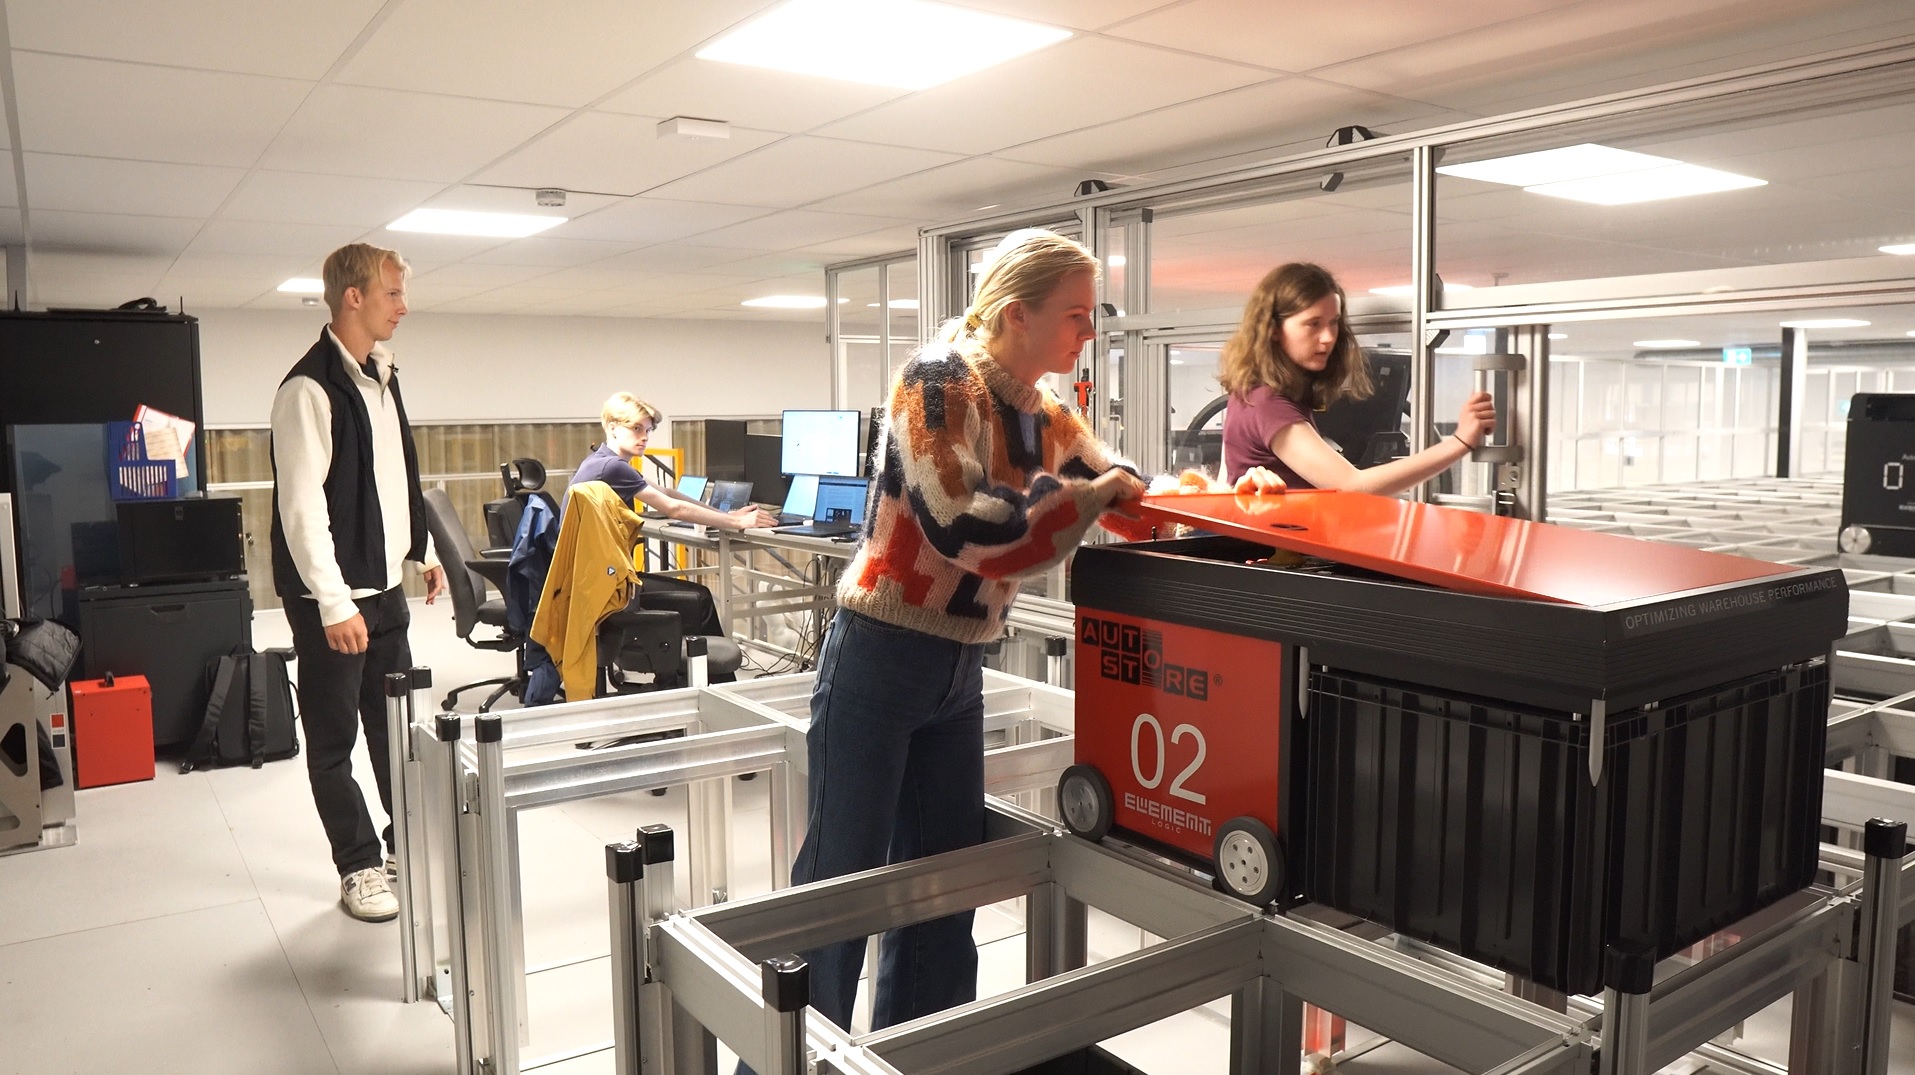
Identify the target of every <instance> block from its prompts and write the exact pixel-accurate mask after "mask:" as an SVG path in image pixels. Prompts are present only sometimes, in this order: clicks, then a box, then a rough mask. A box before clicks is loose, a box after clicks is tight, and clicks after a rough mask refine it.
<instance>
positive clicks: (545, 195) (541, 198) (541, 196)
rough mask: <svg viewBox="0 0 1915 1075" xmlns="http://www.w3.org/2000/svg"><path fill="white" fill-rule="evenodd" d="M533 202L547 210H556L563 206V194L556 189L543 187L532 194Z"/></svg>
mask: <svg viewBox="0 0 1915 1075" xmlns="http://www.w3.org/2000/svg"><path fill="white" fill-rule="evenodd" d="M533 200H534V201H536V202H538V204H539V205H541V206H543V207H545V208H547V209H557V208H559V207H560V206H562V205H564V204H565V192H564V191H562V190H560V189H558V188H557V187H545V188H543V189H541V190H538V191H535V192H534V193H533Z"/></svg>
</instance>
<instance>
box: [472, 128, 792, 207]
mask: <svg viewBox="0 0 1915 1075" xmlns="http://www.w3.org/2000/svg"><path fill="white" fill-rule="evenodd" d="M779 137H780V136H779V135H777V134H775V133H772V132H770V131H754V130H748V129H745V128H734V129H733V130H732V132H731V137H730V138H686V137H682V136H677V135H663V136H661V135H660V134H659V133H658V120H657V119H656V118H653V117H649V116H621V115H615V114H613V113H610V112H587V113H584V114H582V115H580V116H578V117H576V118H575V119H573V120H572V121H571V122H569V123H566V124H565V125H564V126H562V127H559V128H558V129H557V130H554V131H551V132H549V133H547V134H546V135H545V136H544V137H542V138H540V139H539V140H538V141H536V142H533V143H531V144H530V145H528V146H526V147H524V148H523V149H520V150H518V151H517V152H515V153H513V154H512V155H511V156H509V157H507V158H505V159H504V160H502V161H500V162H499V163H498V164H496V165H494V166H493V167H491V168H488V169H486V170H485V171H484V172H483V173H482V174H480V175H479V176H478V177H477V179H478V182H481V183H496V184H503V185H506V186H515V187H564V188H565V189H567V190H581V191H595V192H598V193H601V194H614V195H621V196H630V195H634V194H639V193H642V192H644V191H646V190H649V189H651V188H653V187H656V186H658V185H659V184H661V183H669V182H671V181H672V180H674V179H677V178H679V177H681V176H687V175H691V174H692V173H693V172H697V171H699V170H701V169H705V168H709V167H711V166H712V165H715V164H719V163H721V162H723V161H727V160H730V159H732V158H733V157H737V156H739V155H741V154H745V153H749V152H751V151H752V150H754V149H757V148H759V147H760V146H764V145H768V144H770V143H772V142H775V141H777V140H778V138H779Z"/></svg>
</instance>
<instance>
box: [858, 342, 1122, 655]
mask: <svg viewBox="0 0 1915 1075" xmlns="http://www.w3.org/2000/svg"><path fill="white" fill-rule="evenodd" d="M874 463H875V465H876V473H877V478H876V480H875V481H873V482H872V492H871V496H872V504H871V508H870V511H869V512H868V513H867V521H866V525H865V538H864V543H863V544H862V545H860V546H859V548H858V552H857V555H856V556H855V557H853V559H852V561H851V566H850V567H849V568H848V569H846V571H845V574H844V578H843V580H842V581H840V582H839V584H838V603H839V604H840V605H842V606H844V607H845V608H849V609H853V610H855V611H857V612H861V613H863V614H865V615H867V616H870V617H872V618H874V619H878V620H883V621H884V622H886V623H891V624H896V625H898V626H900V627H909V628H912V629H913V630H918V631H923V632H925V633H926V634H932V635H937V636H939V637H941V638H950V639H955V640H957V641H959V642H988V641H990V640H991V639H994V638H996V637H998V636H999V635H1000V634H1002V633H1003V629H1004V614H1005V612H1006V610H1008V609H1009V608H1010V604H1011V599H1012V598H1013V597H1015V596H1017V587H1018V580H1019V579H1023V578H1028V577H1031V576H1034V575H1038V574H1042V573H1043V572H1045V571H1048V570H1049V569H1050V568H1052V567H1054V566H1056V565H1057V564H1058V563H1059V562H1061V561H1062V560H1063V559H1064V558H1065V557H1067V556H1069V555H1070V554H1071V552H1072V551H1073V550H1074V549H1076V548H1077V546H1078V544H1079V543H1080V542H1081V541H1082V540H1083V537H1084V534H1085V533H1086V532H1087V531H1089V529H1090V527H1091V524H1092V523H1095V522H1099V521H1100V520H1099V519H1098V512H1099V509H1100V508H1101V507H1102V506H1103V505H1102V504H1101V503H1100V501H1099V495H1098V494H1097V493H1096V492H1094V491H1093V490H1092V489H1091V480H1092V479H1094V478H1096V477H1097V476H1098V475H1099V474H1102V473H1103V472H1104V471H1106V470H1108V469H1110V468H1111V467H1113V466H1124V467H1126V469H1129V467H1128V464H1126V463H1124V462H1123V461H1121V460H1119V459H1117V458H1115V457H1113V456H1112V455H1111V454H1110V453H1109V452H1107V451H1106V450H1105V448H1104V446H1103V445H1102V444H1101V443H1099V442H1098V440H1097V438H1096V437H1095V436H1092V435H1091V432H1090V430H1089V429H1088V428H1087V427H1085V425H1084V423H1083V421H1082V420H1080V419H1079V418H1078V417H1077V416H1076V415H1074V414H1072V413H1071V412H1070V411H1068V410H1065V409H1064V406H1063V405H1062V404H1061V403H1059V402H1058V400H1057V397H1056V396H1055V395H1053V394H1052V393H1051V392H1050V391H1048V390H1046V389H1042V388H1037V387H1034V386H1032V385H1028V384H1024V383H1023V382H1021V381H1018V380H1017V379H1016V378H1014V377H1012V376H1011V375H1010V374H1009V373H1007V372H1005V370H1004V368H1003V367H1001V366H999V365H998V364H997V363H995V362H993V361H991V359H989V358H988V357H976V358H966V357H965V356H963V355H962V354H960V353H959V352H957V351H955V350H953V349H950V348H949V347H948V345H942V344H932V345H930V346H929V347H926V348H925V349H924V350H923V351H921V352H919V354H918V355H916V356H915V357H914V358H912V360H911V361H910V363H909V364H907V365H906V366H905V367H904V369H903V371H902V372H901V373H900V374H899V376H898V380H897V383H896V384H895V385H894V386H893V387H892V390H891V402H890V404H889V405H888V406H887V408H886V411H885V421H884V432H883V436H882V437H881V438H880V440H879V444H878V448H877V450H876V452H875V453H874ZM1101 521H1102V522H1103V523H1104V525H1105V526H1106V528H1108V529H1110V530H1111V531H1112V532H1113V533H1116V534H1118V535H1119V536H1120V537H1129V538H1142V537H1146V536H1148V534H1149V529H1150V527H1149V524H1147V523H1140V522H1138V521H1137V520H1132V519H1126V518H1124V517H1123V516H1119V515H1116V514H1112V513H1106V514H1105V516H1104V518H1103V519H1102V520H1101Z"/></svg>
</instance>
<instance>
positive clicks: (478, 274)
mask: <svg viewBox="0 0 1915 1075" xmlns="http://www.w3.org/2000/svg"><path fill="white" fill-rule="evenodd" d="M551 271H552V270H551V269H550V268H547V267H545V266H540V265H482V264H478V263H475V262H470V261H461V262H457V263H455V264H452V265H443V266H440V267H439V268H436V269H433V270H432V271H431V272H427V273H419V274H417V275H415V276H413V278H412V281H411V282H410V283H408V284H407V285H406V286H407V288H408V290H410V289H412V288H419V289H421V290H428V291H429V290H431V289H433V288H436V287H439V286H440V285H445V286H448V287H455V288H456V287H488V288H491V287H506V286H509V285H513V284H522V283H524V282H526V281H527V280H535V279H538V278H540V277H543V276H546V275H548V274H550V273H551Z"/></svg>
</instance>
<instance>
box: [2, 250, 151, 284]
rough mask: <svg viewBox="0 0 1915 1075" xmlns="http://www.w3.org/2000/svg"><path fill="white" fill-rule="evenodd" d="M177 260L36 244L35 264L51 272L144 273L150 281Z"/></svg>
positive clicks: (61, 273)
mask: <svg viewBox="0 0 1915 1075" xmlns="http://www.w3.org/2000/svg"><path fill="white" fill-rule="evenodd" d="M172 264H173V259H172V258H171V257H170V256H168V255H165V254H109V253H102V252H99V251H92V250H47V249H43V248H41V247H39V246H35V247H34V251H33V267H34V268H35V269H37V270H39V271H41V272H45V273H47V274H49V275H56V276H57V275H65V274H69V273H96V274H101V275H113V276H143V277H145V278H146V279H147V280H148V281H149V282H151V281H154V280H158V279H159V278H160V277H161V276H163V275H165V274H166V271H167V269H168V268H169V267H171V266H172Z"/></svg>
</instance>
